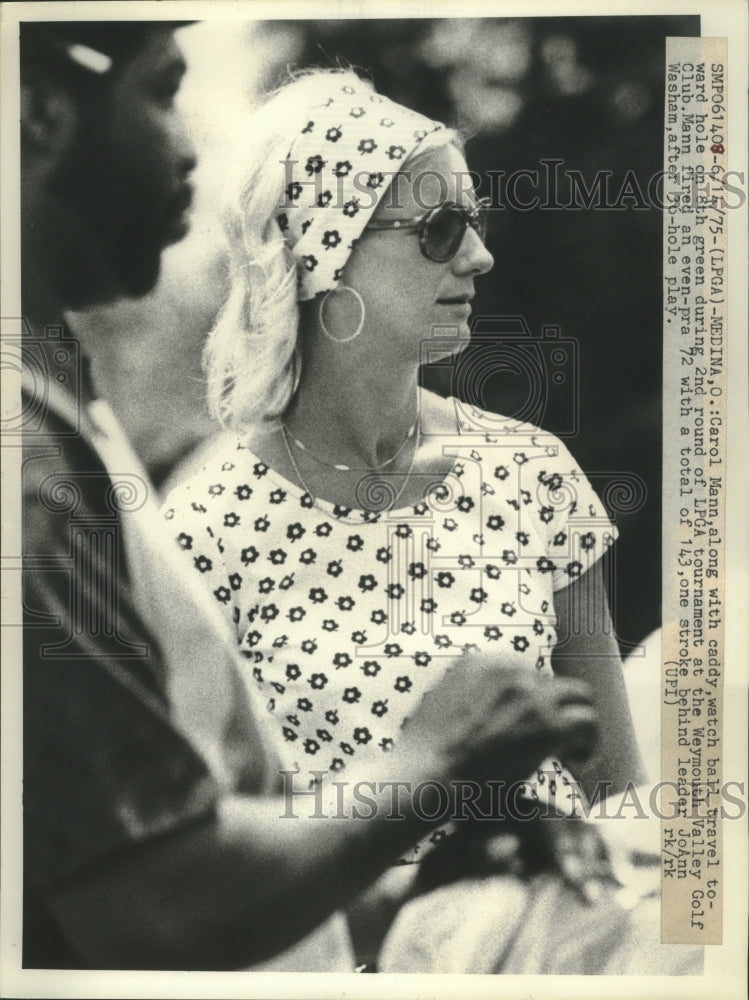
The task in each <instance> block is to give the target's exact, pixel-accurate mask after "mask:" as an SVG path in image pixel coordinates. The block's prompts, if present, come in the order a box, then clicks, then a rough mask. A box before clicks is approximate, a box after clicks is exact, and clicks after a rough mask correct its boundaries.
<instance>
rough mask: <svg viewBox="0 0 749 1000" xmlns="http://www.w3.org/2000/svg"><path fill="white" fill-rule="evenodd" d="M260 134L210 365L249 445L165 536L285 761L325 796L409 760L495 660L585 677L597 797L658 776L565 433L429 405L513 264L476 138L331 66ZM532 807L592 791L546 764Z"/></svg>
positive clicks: (601, 524)
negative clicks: (421, 725)
mask: <svg viewBox="0 0 749 1000" xmlns="http://www.w3.org/2000/svg"><path fill="white" fill-rule="evenodd" d="M249 138H250V139H251V143H252V146H251V148H250V149H248V152H247V155H246V156H245V157H243V158H241V162H240V164H239V167H240V169H241V171H242V181H241V185H240V196H239V202H238V205H237V206H236V209H235V211H234V212H233V217H232V219H231V221H230V226H229V236H230V241H231V254H232V284H231V291H230V295H229V297H228V301H227V303H226V306H225V308H224V310H223V312H222V314H221V316H220V318H219V320H218V322H217V325H216V327H215V329H214V330H213V332H212V334H211V335H210V338H209V342H208V345H207V349H206V354H205V361H206V368H207V379H208V392H209V400H210V403H211V406H212V409H213V412H214V414H215V415H216V417H217V418H218V419H219V420H220V421H221V423H222V424H223V425H224V426H225V427H226V428H228V429H229V430H230V431H231V432H232V433H231V434H230V435H228V436H226V437H224V438H223V439H222V440H221V443H220V445H218V446H217V448H216V450H215V452H214V454H213V455H211V456H210V458H209V461H208V463H207V464H206V466H205V468H204V469H203V470H202V471H200V472H199V473H198V474H196V475H194V476H192V477H191V478H190V479H189V480H187V481H186V482H184V483H182V484H181V485H179V486H178V487H177V488H176V489H175V490H174V491H173V492H172V493H171V495H170V497H169V499H168V501H167V505H166V517H167V518H168V520H169V525H170V530H172V531H173V533H174V535H175V537H176V538H177V541H178V543H179V545H180V547H181V548H182V549H183V550H184V553H185V559H186V572H192V573H197V574H199V576H200V578H201V579H202V581H203V582H204V584H205V586H206V587H207V588H208V589H209V590H210V592H211V594H212V595H213V598H214V599H215V600H216V602H217V603H218V605H219V606H220V607H221V609H222V611H223V612H224V614H225V615H226V617H227V618H228V619H229V620H230V622H231V624H232V626H233V628H234V629H235V631H236V638H237V643H238V646H239V648H240V650H241V652H242V654H243V655H244V656H245V658H246V661H247V678H248V683H249V684H250V685H251V686H253V687H254V688H255V689H257V690H258V691H259V692H261V694H262V696H263V697H264V699H265V701H266V704H267V706H268V708H269V710H270V711H271V713H272V716H273V719H275V722H276V724H275V725H274V726H272V728H273V730H274V732H275V735H276V737H277V740H278V744H279V747H280V750H281V753H282V755H283V758H284V760H286V761H287V762H288V765H289V767H294V766H296V767H298V768H299V769H301V770H302V771H303V772H304V776H305V777H312V778H313V779H316V780H319V779H320V778H321V777H322V776H323V774H327V773H329V772H338V771H340V770H342V769H343V768H345V766H346V764H347V762H348V761H349V760H351V758H353V757H354V756H359V757H362V756H364V755H379V754H382V753H383V752H387V751H388V750H389V749H390V748H391V747H392V746H393V745H394V743H395V741H396V740H397V739H398V735H399V731H400V730H401V727H402V725H403V724H404V722H405V721H406V720H407V718H408V716H409V715H410V714H411V713H412V712H413V710H414V707H415V706H416V705H417V704H418V702H419V701H420V699H421V698H422V697H423V695H424V693H425V692H426V691H427V690H429V689H430V688H431V687H432V686H433V685H434V684H435V683H436V681H437V679H438V678H439V677H440V676H441V675H442V673H443V672H444V670H445V668H446V667H447V666H448V665H449V664H450V663H451V662H453V661H454V658H455V656H456V655H458V654H460V653H461V652H462V651H464V650H468V649H481V650H486V651H487V652H489V653H491V654H493V655H495V656H496V657H497V658H498V659H500V660H501V661H502V662H506V664H507V665H508V666H521V667H524V668H527V669H528V670H530V671H535V672H538V673H541V674H544V673H548V674H552V672H559V673H561V674H566V675H568V676H576V677H581V678H583V679H585V680H586V681H587V682H588V683H589V684H590V686H591V688H592V692H593V696H594V702H595V705H596V709H597V712H598V716H599V719H600V730H601V738H600V741H599V747H598V751H597V753H596V754H595V755H594V756H593V757H592V758H591V759H590V760H589V761H588V762H587V763H586V765H584V766H581V767H580V768H579V770H578V771H577V774H576V777H577V779H578V780H579V781H580V783H581V784H582V786H583V788H584V789H586V790H588V791H592V790H593V789H594V787H595V784H596V782H597V781H599V780H600V781H603V782H606V783H609V784H610V787H612V788H623V787H624V785H625V783H626V782H627V781H629V780H638V779H639V778H640V777H641V765H640V761H639V755H638V750H637V746H636V743H635V739H634V734H633V728H632V723H631V717H630V713H629V708H628V704H627V700H626V695H625V689H624V684H623V680H622V673H621V664H620V660H619V655H618V650H617V646H616V641H615V637H614V634H613V629H612V627H611V622H610V617H609V614H608V610H607V607H606V600H605V593H604V587H603V582H602V578H601V571H600V557H601V556H603V554H604V553H605V551H606V549H607V547H608V546H609V544H610V543H611V542H612V541H613V539H614V536H615V530H616V529H615V528H614V526H613V525H612V524H611V523H610V521H609V519H608V517H607V516H606V514H605V511H604V509H603V508H602V505H601V504H600V502H599V501H598V499H597V497H596V496H595V494H594V493H593V491H592V489H591V487H590V485H589V484H588V482H587V480H586V478H585V476H584V475H583V474H582V472H580V470H579V469H578V468H577V466H576V464H575V462H574V460H573V459H572V457H571V456H570V454H569V452H568V451H567V449H566V448H565V447H564V445H563V444H562V443H561V442H559V441H558V440H557V439H556V438H554V437H552V436H551V435H549V434H548V433H545V432H542V431H540V430H539V429H538V428H536V427H532V426H529V425H527V424H519V423H518V422H517V421H515V420H508V419H505V418H502V417H499V416H498V415H496V414H489V413H486V412H484V411H481V410H478V409H476V408H475V407H473V406H470V405H467V404H465V403H462V402H460V401H459V400H457V399H454V398H449V399H443V398H441V397H439V396H437V395H435V394H433V393H431V392H427V391H425V390H423V389H420V388H419V385H418V370H419V365H420V364H421V363H422V362H433V361H435V360H437V359H438V358H444V357H446V356H449V355H450V354H452V353H454V352H455V351H457V350H460V349H461V347H462V346H463V345H464V344H465V343H466V342H467V340H468V337H469V327H468V322H469V317H470V314H471V301H472V299H473V296H474V291H475V282H476V280H477V279H478V278H480V277H481V276H482V275H484V274H486V273H488V272H489V270H490V269H491V268H492V266H493V263H494V261H493V258H492V255H491V254H490V253H489V251H488V250H487V248H486V246H485V244H484V236H485V231H486V220H487V214H488V209H487V206H485V205H484V204H483V203H481V202H480V201H479V200H478V199H477V197H476V194H475V191H474V185H473V183H472V180H473V178H472V175H471V174H470V173H469V171H468V168H467V165H466V162H465V159H464V156H463V147H462V143H461V140H460V138H459V136H458V135H457V134H456V133H455V132H453V131H451V130H450V129H447V128H445V127H444V126H443V125H441V124H440V123H437V122H433V121H430V120H429V119H426V118H424V117H423V116H422V115H420V114H417V113H416V112H413V111H411V110H409V109H407V108H404V107H402V106H400V105H397V104H395V103H394V102H392V101H390V100H388V99H387V98H385V97H383V96H381V95H379V94H377V93H376V92H375V91H374V90H373V89H372V87H371V85H370V84H369V83H368V82H366V81H364V80H361V79H359V78H358V77H357V76H356V75H355V74H354V73H352V72H350V71H331V72H328V71H315V72H312V73H310V74H307V75H304V76H302V77H300V78H299V79H297V80H295V81H294V82H292V83H290V84H289V85H287V86H286V87H285V88H283V89H282V90H281V91H280V92H279V93H278V94H277V95H276V96H274V97H273V98H271V99H270V100H269V101H268V103H267V104H266V105H265V106H264V107H263V108H262V109H261V111H260V112H259V113H258V115H257V116H256V119H255V127H254V129H253V131H252V134H251V136H250V137H249ZM523 792H524V794H525V795H526V796H530V797H531V798H538V797H539V796H541V797H543V796H546V797H547V799H548V798H551V799H552V800H553V802H554V803H555V804H556V806H557V807H560V806H561V808H562V809H563V810H566V811H568V812H573V811H574V810H575V805H576V803H575V799H576V796H577V794H578V792H579V786H578V785H577V783H576V781H575V780H574V779H573V778H572V776H571V775H570V774H569V772H568V771H567V769H566V768H565V767H564V766H563V765H561V764H560V763H559V762H557V761H547V762H545V763H544V764H543V766H542V767H541V768H540V771H539V777H538V781H537V782H534V783H529V784H528V785H527V787H525V788H524V789H523Z"/></svg>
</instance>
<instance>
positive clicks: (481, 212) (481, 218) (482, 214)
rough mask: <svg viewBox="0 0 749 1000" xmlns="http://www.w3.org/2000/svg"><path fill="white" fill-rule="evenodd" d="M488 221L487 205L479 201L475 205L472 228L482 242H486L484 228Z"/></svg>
mask: <svg viewBox="0 0 749 1000" xmlns="http://www.w3.org/2000/svg"><path fill="white" fill-rule="evenodd" d="M488 223H489V206H488V205H487V204H486V203H485V202H483V201H480V202H479V203H478V205H477V206H476V216H475V221H474V223H473V228H474V229H475V230H476V232H477V233H478V234H479V237H480V239H481V242H482V243H486V228H487V225H488Z"/></svg>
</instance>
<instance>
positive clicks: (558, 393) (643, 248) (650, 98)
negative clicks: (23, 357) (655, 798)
mask: <svg viewBox="0 0 749 1000" xmlns="http://www.w3.org/2000/svg"><path fill="white" fill-rule="evenodd" d="M697 34H699V18H698V17H665V16H649V17H584V18H571V17H558V18H523V19H506V18H480V19H465V18H459V19H398V20H392V19H389V20H374V19H373V20H314V21H312V20H310V21H264V22H242V23H238V22H236V21H227V22H223V23H222V22H220V21H217V22H206V23H201V24H198V25H195V26H193V27H190V28H188V29H185V30H183V31H181V32H180V42H181V44H182V45H183V48H184V50H185V52H186V55H187V58H188V64H189V72H188V74H187V76H186V78H185V84H184V86H183V92H182V95H181V98H180V100H181V103H182V106H183V110H184V112H185V114H186V116H187V117H188V119H189V121H190V123H191V124H192V127H193V131H194V133H195V136H196V142H197V145H198V151H199V154H200V157H201V162H200V166H199V168H198V171H197V172H196V178H195V180H196V188H197V201H196V206H195V213H194V220H193V228H192V231H191V234H190V236H189V237H188V238H187V239H186V240H185V241H183V243H181V244H179V245H178V246H175V247H173V248H170V250H169V251H168V252H167V253H166V255H165V259H164V267H163V273H162V278H161V281H160V284H159V286H158V288H157V289H156V290H155V291H154V293H153V294H152V295H150V296H149V297H147V298H146V299H144V300H141V301H138V302H131V301H128V302H121V303H118V304H117V305H115V306H113V307H109V308H107V309H100V310H96V311H95V312H93V313H89V314H87V315H79V316H77V317H74V318H73V325H74V327H75V328H76V329H77V330H78V331H79V333H80V335H81V337H82V338H83V339H84V340H89V341H90V345H91V346H90V351H91V353H92V355H93V365H94V373H95V377H96V379H97V381H98V382H99V384H100V388H101V389H102V391H103V392H105V393H106V394H107V395H108V396H109V397H110V398H111V399H112V401H113V403H114V405H115V408H116V409H118V411H119V414H120V417H121V419H122V420H123V422H124V424H125V425H126V427H127V429H128V431H129V432H130V434H131V435H132V437H133V438H134V440H135V442H136V444H137V446H138V447H139V449H140V451H141V453H142V455H143V457H144V459H145V461H146V463H147V465H148V466H149V467H150V469H151V472H152V474H153V475H154V478H155V480H156V482H157V484H158V483H162V482H164V481H165V480H166V479H167V478H168V477H169V476H170V475H173V474H174V472H175V469H176V468H178V467H179V466H180V464H181V463H183V462H184V461H185V459H186V458H187V456H189V455H190V453H192V452H193V451H194V449H195V448H196V447H199V446H200V445H201V443H204V442H205V441H206V439H208V438H209V436H210V435H211V434H212V433H213V432H214V430H215V429H214V428H213V427H212V425H211V423H210V421H209V419H208V416H207V414H206V411H205V407H204V403H203V389H202V379H201V369H200V352H201V349H202V344H203V340H204V337H205V334H206V332H207V331H208V330H209V329H210V326H211V324H212V322H213V319H214V317H215V315H216V312H217V310H218V309H219V308H220V305H221V302H222V300H223V295H224V291H225V288H226V265H225V260H224V249H223V235H222V230H221V224H220V218H219V203H220V201H221V197H222V195H225V192H224V191H223V190H222V185H223V184H224V180H225V176H226V167H227V165H228V163H229V162H230V160H231V158H232V156H234V155H237V154H236V152H235V151H234V147H235V144H236V143H238V142H239V141H241V139H242V138H243V135H244V133H245V130H246V127H247V117H248V115H249V113H250V111H251V108H252V106H253V104H255V103H256V102H257V100H258V99H259V98H260V97H261V96H262V94H263V93H264V92H266V91H267V90H269V89H272V88H273V87H275V86H276V85H277V84H278V83H280V82H282V80H283V79H284V78H285V77H286V75H287V73H288V70H289V68H294V67H300V66H309V65H318V66H320V65H321V66H330V65H335V64H337V63H345V64H352V65H354V66H356V67H359V68H361V69H362V70H364V71H365V72H366V73H367V74H368V75H369V76H371V78H372V79H373V81H374V83H375V86H376V88H377V89H378V90H379V91H380V92H381V93H384V94H386V95H388V96H389V97H391V98H393V99H394V100H396V101H398V102H401V103H403V104H406V105H408V106H409V107H413V108H415V109H417V110H419V111H421V112H423V113H425V114H427V115H429V116H431V117H434V118H436V119H439V120H441V121H445V122H447V123H450V124H453V125H457V126H458V127H460V128H461V129H463V130H464V131H465V133H466V134H468V136H469V142H468V161H469V166H470V168H471V169H472V170H475V171H477V172H478V173H479V175H480V176H481V177H482V178H484V177H485V175H486V172H487V171H490V170H495V171H496V170H501V171H504V172H505V174H506V175H510V174H512V173H513V172H514V171H516V170H522V169H525V170H539V171H540V172H541V176H543V175H544V168H543V165H542V162H541V161H542V160H550V159H558V160H561V161H563V162H562V164H561V165H560V167H559V168H558V169H559V187H558V191H557V198H556V200H557V202H558V203H560V204H562V205H564V204H567V203H569V190H568V187H567V186H566V181H565V177H566V171H568V170H576V171H579V172H580V173H581V174H582V176H583V177H584V179H585V181H586V184H587V185H588V186H589V187H590V185H591V183H592V182H593V181H594V178H595V177H596V175H597V173H600V172H602V171H609V172H610V174H611V177H610V181H609V184H610V192H611V193H612V201H615V200H616V196H617V193H620V190H621V187H622V185H623V184H624V182H625V178H626V176H627V174H628V172H630V171H631V172H632V173H633V174H634V177H635V178H636V182H637V186H638V187H639V189H641V191H642V192H643V193H646V192H647V190H648V183H649V181H650V179H651V178H652V177H653V176H654V175H655V174H656V173H657V172H658V171H659V170H661V169H662V166H663V129H662V126H663V95H664V55H665V38H666V36H667V35H697ZM480 193H482V194H483V193H486V194H488V193H489V191H488V189H487V190H482V191H480ZM518 193H519V194H520V196H521V197H522V198H523V199H524V200H528V199H530V197H531V195H532V194H533V191H532V190H531V186H530V185H529V184H525V185H524V184H522V183H521V184H520V185H519V186H518ZM539 193H540V194H541V201H542V202H543V199H544V192H543V191H540V192H539ZM638 201H639V198H638V197H637V196H635V197H632V198H629V199H627V198H622V199H621V205H623V206H624V207H623V208H620V209H618V210H616V209H612V208H609V209H606V208H593V207H591V208H589V209H585V208H583V209H582V210H569V209H559V208H556V209H555V208H548V207H547V208H544V207H542V206H539V207H536V208H532V209H530V210H518V209H512V208H509V207H508V208H505V209H504V210H502V209H497V210H496V211H494V212H492V215H491V220H490V232H489V237H488V244H489V248H490V250H491V251H492V253H493V254H494V257H495V261H496V263H495V268H494V271H493V272H492V273H491V274H490V275H489V276H487V277H486V278H484V279H483V280H482V281H480V282H479V283H478V285H477V297H476V300H475V303H474V314H475V316H477V317H507V316H517V317H522V318H523V319H524V320H525V324H526V325H527V330H528V331H529V333H530V337H531V338H532V339H533V340H537V339H538V338H540V337H541V334H542V328H543V326H544V324H553V325H555V326H558V327H559V328H560V333H559V336H560V337H561V338H563V339H564V340H566V341H568V342H569V341H573V342H574V345H575V353H576V356H577V363H576V367H575V368H574V369H573V368H571V367H570V363H568V362H569V359H570V358H571V357H572V354H571V353H570V351H569V350H567V353H566V357H567V358H568V362H566V363H565V365H563V366H562V367H563V368H564V373H565V382H564V383H563V384H562V385H561V386H557V385H554V384H552V383H551V382H550V383H549V391H548V392H547V393H545V394H543V398H542V400H541V402H540V403H534V407H533V408H532V410H531V412H530V413H525V415H527V416H529V417H530V418H531V419H534V420H535V421H536V422H538V423H540V424H541V425H542V426H543V427H544V428H546V429H548V430H550V431H553V432H555V433H558V434H560V435H562V436H563V438H564V440H565V442H566V444H567V445H568V446H569V448H570V449H571V451H572V452H573V454H574V455H575V457H576V458H577V459H578V461H579V462H580V464H581V465H582V467H583V468H584V469H585V470H586V472H587V473H588V474H589V475H590V476H591V478H592V481H593V483H594V486H595V487H596V489H597V491H598V492H599V494H603V495H604V497H609V496H613V497H615V496H616V490H614V492H613V493H612V492H611V490H609V489H608V487H610V486H615V484H616V482H617V481H618V480H621V478H622V475H624V476H625V477H627V476H629V477H630V479H631V478H632V477H633V476H634V477H640V479H641V480H642V481H643V482H644V484H645V486H646V490H645V495H644V496H641V497H640V498H639V499H638V497H637V496H636V495H635V496H633V497H630V498H629V499H628V500H627V499H626V498H625V499H624V502H623V503H620V507H622V508H623V509H621V510H620V511H619V512H618V513H617V522H618V525H619V529H620V541H619V543H618V544H617V546H615V550H614V551H615V555H614V557H613V561H612V566H611V570H612V574H613V586H612V594H611V596H612V605H613V612H614V616H615V621H616V624H617V631H618V635H619V637H620V641H621V642H622V644H623V646H624V649H625V651H626V650H627V648H628V646H629V644H632V643H637V642H639V641H641V640H642V639H643V638H644V637H645V636H646V635H647V634H649V633H650V632H651V631H652V630H653V629H654V628H657V627H658V625H659V624H660V621H659V616H660V609H659V605H660V588H661V564H660V559H661V555H660V518H661V510H660V464H661V458H660V455H661V405H662V400H661V270H662V269H661V253H662V250H661V232H662V230H661V226H662V213H661V212H660V211H659V210H658V208H657V207H655V206H653V205H651V204H647V205H645V206H644V207H643V205H642V204H640V206H639V207H636V206H637V202H638ZM493 323H494V321H493V320H487V321H486V322H485V323H484V324H483V327H482V330H483V332H482V335H481V337H480V338H477V339H476V342H475V345H474V346H472V347H471V348H469V353H467V355H466V356H465V361H464V362H461V363H465V364H466V365H467V366H468V367H467V368H466V369H464V370H475V369H476V367H477V360H476V359H477V357H479V356H481V354H483V357H484V358H485V359H486V358H487V357H489V358H491V357H495V358H497V357H499V356H500V355H499V354H498V353H497V351H496V350H495V351H494V353H492V342H494V343H495V344H496V343H497V342H500V341H501V343H502V344H506V343H507V338H506V336H505V338H504V339H502V334H501V331H500V327H501V326H502V321H500V320H497V321H496V323H494V326H492V324H493ZM94 326H95V327H96V328H97V336H96V337H95V338H91V330H92V328H93V327H94ZM505 326H507V323H506V322H505ZM510 326H511V327H512V326H513V324H512V323H510ZM102 334H103V335H102ZM514 336H515V339H516V340H517V336H525V335H523V334H518V335H514ZM520 346H522V344H521V345H520ZM534 350H536V352H537V354H538V356H539V357H544V358H545V359H546V361H547V362H548V359H549V351H548V349H546V348H542V347H536V348H534ZM471 352H473V353H471ZM487 352H488V353H487ZM539 352H540V353H539ZM521 353H522V351H521ZM500 354H501V352H500ZM502 356H503V357H504V358H505V362H502V363H499V362H497V364H496V366H495V367H496V370H490V373H489V377H482V378H479V379H474V380H473V381H474V383H475V384H473V387H472V386H471V384H469V383H470V380H468V381H465V380H464V381H465V384H462V383H461V385H460V386H458V387H457V388H458V390H459V391H461V390H462V394H463V395H466V394H470V393H471V392H475V398H474V399H473V400H472V401H473V402H477V403H479V404H480V405H482V406H485V407H486V408H487V409H490V410H493V411H496V412H499V413H506V414H515V413H519V414H524V410H523V407H524V406H526V403H527V400H528V398H529V389H528V385H527V372H526V371H525V370H524V369H523V368H522V366H520V368H517V366H516V367H515V369H513V364H512V362H511V357H512V349H511V348H508V350H507V351H506V352H505V353H504V355H502ZM508 358H509V359H510V360H509V362H508V361H507V359H508ZM483 364H484V375H486V362H483ZM453 375H454V372H453ZM450 379H451V375H450V372H449V371H447V370H446V369H444V368H441V369H439V370H434V371H425V372H424V381H425V383H426V384H428V385H430V386H431V387H433V388H435V389H436V390H437V391H441V392H443V393H446V392H451V391H455V388H456V386H455V385H454V384H451V382H450ZM524 401H525V402H524ZM635 492H636V491H635ZM625 493H626V490H625ZM615 513H616V511H615Z"/></svg>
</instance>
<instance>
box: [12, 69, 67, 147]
mask: <svg viewBox="0 0 749 1000" xmlns="http://www.w3.org/2000/svg"><path fill="white" fill-rule="evenodd" d="M76 120H77V111H76V105H75V100H74V98H73V95H72V94H71V92H70V91H69V90H68V88H67V87H65V86H64V85H63V84H61V83H60V82H59V81H57V80H55V79H54V78H53V77H52V76H50V74H49V73H48V72H47V71H46V70H44V69H41V68H38V67H34V68H31V69H28V70H26V71H25V72H24V73H23V74H22V76H21V142H22V144H23V145H26V144H28V146H30V147H33V148H35V149H36V150H37V152H40V153H43V152H46V153H47V155H48V156H50V157H51V158H56V157H57V156H58V155H59V154H60V153H61V152H62V151H63V150H64V149H67V147H68V144H69V143H70V141H71V139H72V137H73V134H74V132H75V126H76Z"/></svg>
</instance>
